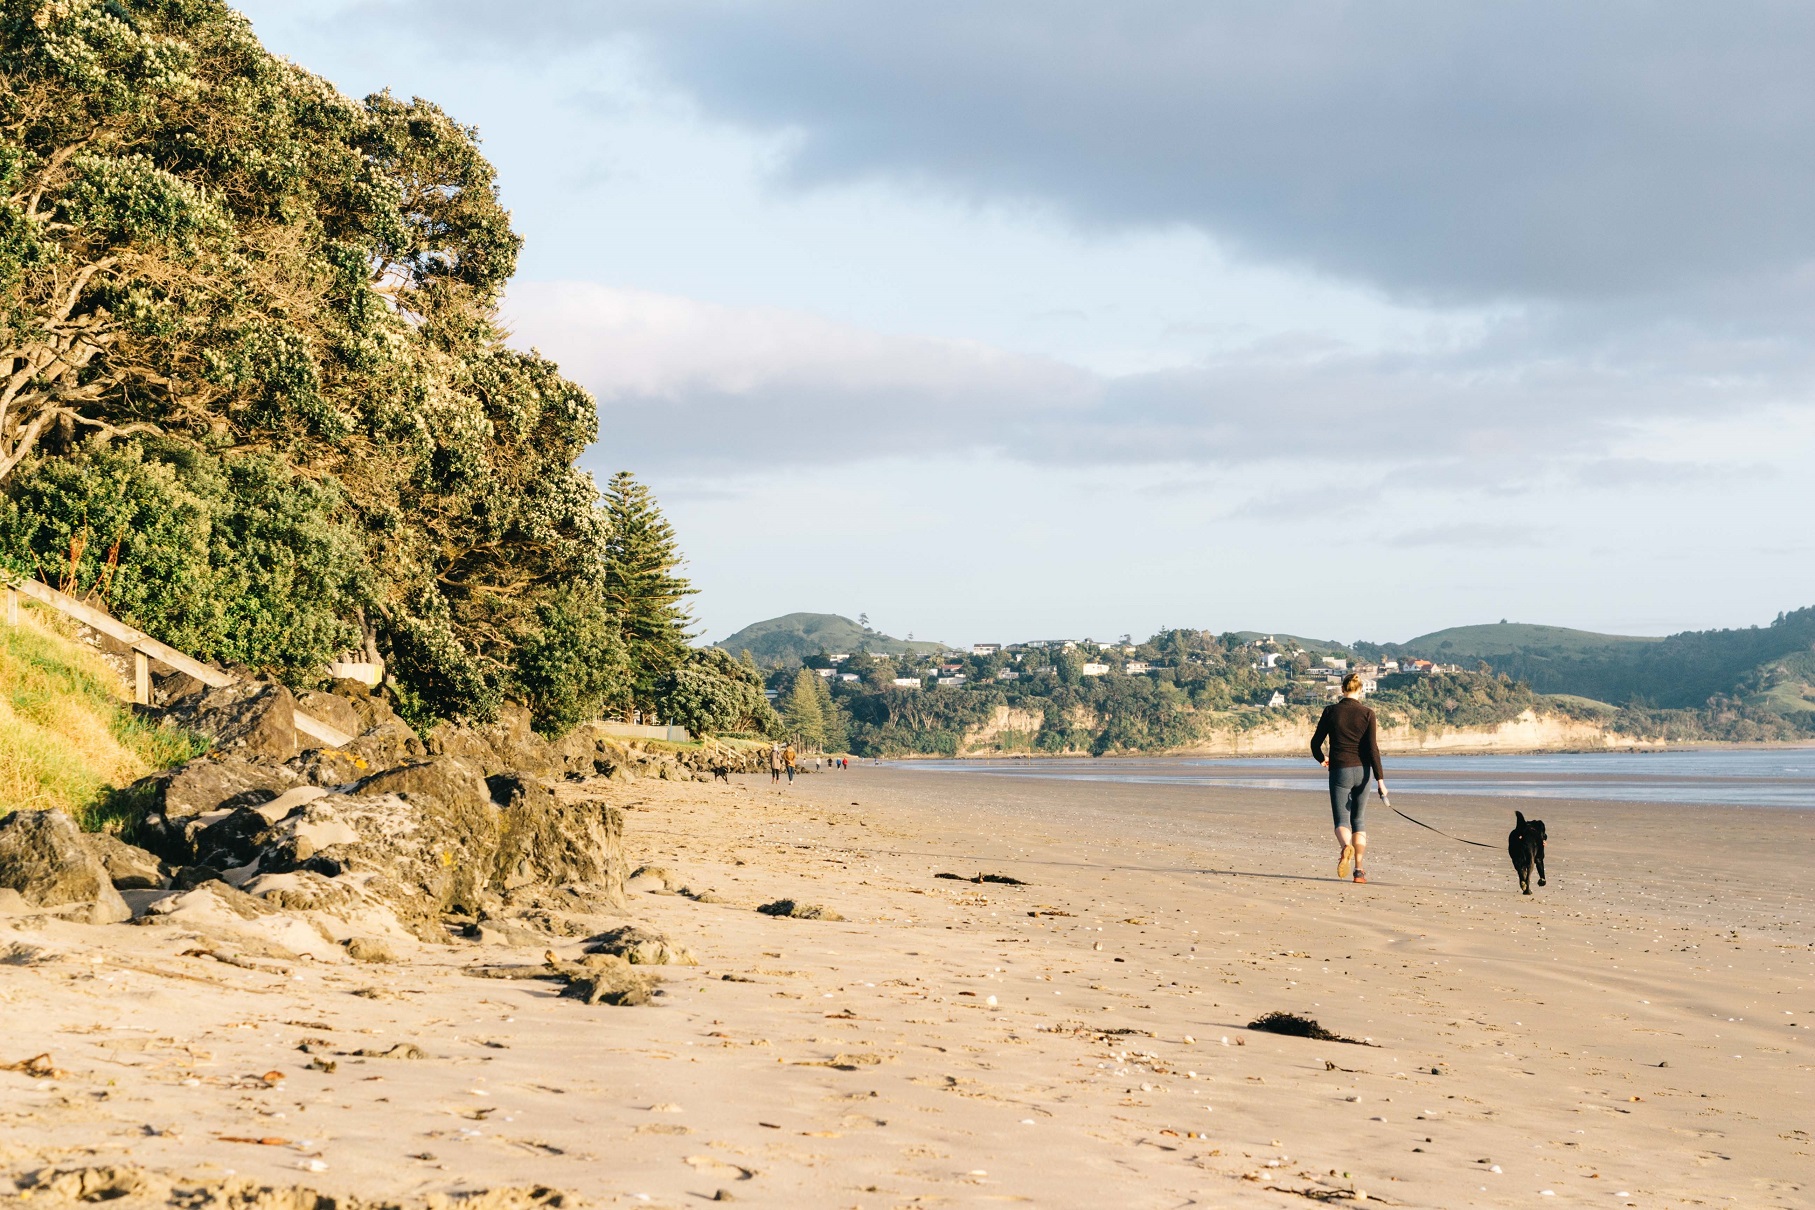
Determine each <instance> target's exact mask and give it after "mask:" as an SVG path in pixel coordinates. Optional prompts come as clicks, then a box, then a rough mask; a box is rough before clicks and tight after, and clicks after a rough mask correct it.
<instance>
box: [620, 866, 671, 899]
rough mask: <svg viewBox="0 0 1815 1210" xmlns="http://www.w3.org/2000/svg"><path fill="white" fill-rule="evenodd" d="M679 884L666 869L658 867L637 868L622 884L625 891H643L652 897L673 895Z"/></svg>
mask: <svg viewBox="0 0 1815 1210" xmlns="http://www.w3.org/2000/svg"><path fill="white" fill-rule="evenodd" d="M679 885H680V883H679V882H678V881H676V879H675V876H674V875H673V874H672V873H670V872H669V871H668V870H667V869H665V868H663V867H662V866H659V865H641V866H638V867H637V868H636V869H635V870H634V871H633V872H632V873H631V875H630V878H629V879H628V880H627V881H626V882H625V883H624V889H625V890H627V891H643V892H645V893H648V894H652V895H667V894H671V893H673V891H674V889H675V888H676V887H678V886H679Z"/></svg>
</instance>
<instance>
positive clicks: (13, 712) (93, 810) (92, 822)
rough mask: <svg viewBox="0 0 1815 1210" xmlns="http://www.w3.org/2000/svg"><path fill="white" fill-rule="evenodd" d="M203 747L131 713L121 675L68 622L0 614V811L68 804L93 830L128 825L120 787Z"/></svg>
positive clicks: (133, 812) (131, 816) (133, 814)
mask: <svg viewBox="0 0 1815 1210" xmlns="http://www.w3.org/2000/svg"><path fill="white" fill-rule="evenodd" d="M206 748H207V743H206V741H204V740H202V739H201V738H200V737H198V736H194V735H191V734H189V733H187V732H183V731H179V730H177V729H176V728H173V727H167V726H159V725H154V724H152V723H150V722H147V721H146V720H144V719H142V718H140V717H138V716H137V715H135V714H134V713H133V710H132V705H131V702H130V699H129V696H128V693H127V690H126V686H125V685H124V684H123V683H122V681H121V678H120V676H119V674H118V673H116V672H115V671H114V670H113V668H112V667H110V666H109V665H108V663H107V662H106V661H105V660H104V659H102V658H101V656H100V655H99V653H97V652H96V651H94V650H93V649H92V648H90V647H88V646H86V645H85V644H83V643H81V642H79V641H77V640H76V639H75V638H74V637H72V634H71V631H70V629H69V627H68V626H67V624H66V623H65V622H64V620H63V619H62V618H61V617H59V616H56V615H48V614H46V613H44V612H41V611H40V610H38V609H36V608H29V607H28V608H22V609H21V610H20V611H19V624H18V625H16V626H9V625H7V624H6V623H4V622H0V815H7V814H10V813H11V812H13V811H16V810H52V809H54V810H60V811H65V812H68V813H69V814H70V815H71V816H72V817H74V818H75V819H76V820H77V822H78V823H80V824H81V826H82V827H84V828H86V829H88V830H89V831H102V830H106V831H114V832H120V831H130V830H131V825H132V822H133V821H134V820H136V819H137V818H138V817H139V815H140V814H141V813H142V812H140V811H139V810H138V807H139V804H136V803H134V802H132V801H130V796H128V795H124V794H122V793H121V788H122V787H125V786H127V785H129V784H131V783H132V782H133V781H135V780H137V779H138V778H140V777H143V776H145V774H147V773H150V772H152V771H153V770H155V769H161V768H167V767H169V766H171V765H176V764H181V763H182V762H183V761H186V760H188V759H190V758H191V757H193V756H196V755H198V754H200V753H201V752H203V751H205V750H206Z"/></svg>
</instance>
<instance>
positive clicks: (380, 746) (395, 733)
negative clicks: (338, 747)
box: [346, 718, 429, 769]
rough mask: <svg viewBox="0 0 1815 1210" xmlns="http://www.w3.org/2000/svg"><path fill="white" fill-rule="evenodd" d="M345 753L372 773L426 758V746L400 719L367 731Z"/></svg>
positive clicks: (389, 720)
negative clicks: (359, 759) (362, 761)
mask: <svg viewBox="0 0 1815 1210" xmlns="http://www.w3.org/2000/svg"><path fill="white" fill-rule="evenodd" d="M346 750H347V751H349V752H352V753H353V754H354V755H356V756H360V757H364V758H365V759H366V760H367V761H369V762H371V765H372V767H373V768H374V769H389V768H392V767H394V766H396V765H401V764H404V763H405V762H407V761H414V760H421V759H423V758H424V757H426V756H428V755H429V749H428V745H427V744H425V743H423V742H422V737H421V736H419V735H417V734H416V733H415V732H414V731H412V730H411V729H410V725H409V724H408V723H406V722H404V721H403V720H402V719H400V718H387V719H384V720H382V721H380V722H378V723H375V724H374V725H373V726H371V727H369V728H367V729H366V730H365V731H364V732H363V733H361V734H360V735H359V738H358V739H355V740H354V741H353V742H352V743H350V744H348V745H347V747H346Z"/></svg>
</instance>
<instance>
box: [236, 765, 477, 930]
mask: <svg viewBox="0 0 1815 1210" xmlns="http://www.w3.org/2000/svg"><path fill="white" fill-rule="evenodd" d="M468 776H469V777H471V779H472V784H473V785H474V786H477V787H478V789H477V790H472V791H471V792H470V793H467V794H460V793H454V794H446V793H441V792H436V793H422V795H421V797H418V798H412V799H409V800H406V799H404V798H402V797H401V796H399V795H397V794H375V793H371V792H370V790H371V787H366V788H365V790H364V791H362V792H361V793H358V794H329V795H325V796H324V797H322V798H318V799H316V800H315V801H314V802H311V803H307V804H305V805H304V806H303V807H301V808H300V809H298V810H295V811H292V812H291V813H290V814H289V815H288V816H286V817H285V818H284V819H282V820H280V821H279V822H277V823H275V824H273V825H272V826H271V830H270V832H269V833H267V834H266V836H265V838H264V841H263V845H264V847H263V850H262V852H261V855H260V858H259V863H260V864H259V868H260V871H261V873H270V874H282V873H290V872H293V871H297V870H310V871H315V872H317V873H322V874H328V875H330V876H332V875H338V874H342V873H346V874H352V875H358V876H359V877H360V880H361V881H362V883H363V885H364V887H365V889H366V891H367V892H368V893H370V894H372V895H374V896H376V897H378V898H379V899H381V900H383V901H384V902H385V903H386V904H388V905H389V906H390V908H391V909H392V910H393V911H394V912H395V913H396V915H397V918H398V920H399V921H401V923H402V926H403V927H404V928H406V929H408V931H409V932H411V933H412V934H414V935H416V936H417V937H419V938H422V939H423V940H429V941H445V940H446V939H447V934H446V933H445V932H444V931H443V930H442V929H441V924H440V921H441V916H442V915H443V913H446V912H448V911H453V910H462V911H465V912H467V913H468V914H471V913H473V912H475V911H477V910H478V909H479V908H480V907H481V906H482V905H483V904H484V903H486V902H487V897H488V896H491V895H494V894H495V892H494V890H493V883H492V878H493V870H494V866H495V860H496V855H497V851H498V836H499V819H498V809H497V808H496V807H494V806H492V804H491V800H490V799H489V798H486V797H485V796H484V793H483V790H484V786H485V783H484V782H482V781H479V779H478V777H477V776H476V775H472V774H470V773H469V774H468ZM422 784H423V783H421V782H419V783H417V786H418V792H419V793H420V792H421V788H422ZM455 784H458V783H455ZM469 789H470V788H469Z"/></svg>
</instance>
